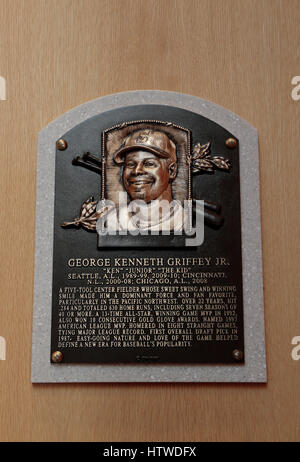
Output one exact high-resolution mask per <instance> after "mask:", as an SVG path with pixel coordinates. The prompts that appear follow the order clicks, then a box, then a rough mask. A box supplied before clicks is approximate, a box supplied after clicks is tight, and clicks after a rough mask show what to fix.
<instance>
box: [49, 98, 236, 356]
mask: <svg viewBox="0 0 300 462" xmlns="http://www.w3.org/2000/svg"><path fill="white" fill-rule="evenodd" d="M54 215H55V216H54V253H53V291H52V336H51V361H52V362H58V361H57V358H59V361H60V362H61V361H62V362H64V363H88V362H89V363H107V362H111V363H118V362H127V363H132V362H133V363H134V362H149V363H153V362H154V363H155V362H159V363H192V362H193V363H231V362H236V361H239V362H242V361H243V351H244V334H243V295H242V294H243V290H242V261H241V225H240V182H239V146H238V140H237V139H236V138H235V137H233V136H232V135H231V134H230V133H229V132H227V131H226V130H225V129H223V128H222V127H221V126H219V125H217V124H216V123H214V122H212V121H211V120H209V119H206V118H205V117H202V116H200V115H197V114H195V113H193V112H190V111H186V110H183V109H179V108H174V107H168V106H158V105H157V106H156V105H147V106H131V107H128V108H122V109H119V110H117V111H115V110H112V111H109V112H107V113H102V114H99V116H95V117H93V118H91V119H89V120H87V121H85V122H83V123H81V124H80V125H78V126H76V127H75V128H73V129H72V130H70V131H69V132H67V133H66V134H65V135H64V136H63V137H62V139H60V140H58V142H57V150H56V177H55V214H54Z"/></svg>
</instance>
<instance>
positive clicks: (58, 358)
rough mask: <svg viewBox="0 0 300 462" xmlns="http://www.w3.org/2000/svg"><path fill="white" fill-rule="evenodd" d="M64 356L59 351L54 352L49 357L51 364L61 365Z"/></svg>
mask: <svg viewBox="0 0 300 462" xmlns="http://www.w3.org/2000/svg"><path fill="white" fill-rule="evenodd" d="M63 357H64V355H63V354H62V352H61V351H54V353H52V355H51V359H52V362H54V363H61V362H62V360H63Z"/></svg>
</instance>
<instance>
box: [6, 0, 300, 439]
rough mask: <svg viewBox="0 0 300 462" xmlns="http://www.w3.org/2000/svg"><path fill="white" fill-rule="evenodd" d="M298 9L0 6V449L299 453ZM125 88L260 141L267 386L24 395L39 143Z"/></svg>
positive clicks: (29, 1) (57, 0)
mask: <svg viewBox="0 0 300 462" xmlns="http://www.w3.org/2000/svg"><path fill="white" fill-rule="evenodd" d="M299 24H300V2H299V0H281V1H280V0H1V2H0V74H1V75H2V76H4V77H5V78H6V81H7V100H6V101H0V156H1V169H0V176H1V178H0V188H1V189H0V197H1V207H0V226H1V241H0V257H1V279H0V286H1V287H0V289H1V291H0V293H1V299H0V335H2V336H4V337H5V338H6V340H7V359H6V361H0V417H1V418H0V440H2V441H12V440H19V441H26V440H27V441H28V440H32V441H55V440H56V441H63V440H67V441H76V440H78V441H93V440H95V441H97V440H98V441H105V440H106V441H122V440H124V441H135V440H144V441H174V440H175V441H176V440H179V441H193V440H194V441H222V440H225V441H232V440H238V441H249V440H256V441H264V440H265V441H270V440H281V441H287V440H299V439H300V412H299V411H300V397H299V379H300V361H293V360H292V359H291V339H292V337H294V336H296V335H300V314H299V313H300V307H299V295H300V294H299V224H300V223H299V174H300V169H299V121H300V101H299V102H295V101H293V100H292V98H291V96H290V94H291V89H292V86H291V79H292V77H293V76H294V75H300V69H299V64H300V46H299V45H300V43H299V41H300V27H299ZM134 89H161V90H173V91H179V92H183V93H189V94H192V95H196V96H199V97H201V98H206V99H208V100H211V101H213V102H216V103H218V104H220V105H222V106H224V107H226V108H227V109H230V110H231V111H233V112H235V113H237V114H239V115H240V116H242V117H243V118H245V119H246V120H248V121H249V122H250V123H251V124H252V125H254V126H255V127H257V128H258V130H259V142H260V168H261V188H262V189H261V192H262V226H263V263H264V285H265V315H266V339H267V361H268V374H269V382H268V384H267V385H254V384H253V385H222V384H216V385H201V384H190V385H180V384H163V385H160V384H152V385H144V384H143V385H135V384H132V385H127V384H121V385H116V384H112V385H93V384H91V385H75V384H74V385H36V386H32V385H31V383H30V361H31V328H32V306H33V262H34V223H35V175H36V155H37V154H36V141H37V133H38V132H39V131H40V130H41V129H42V128H43V127H44V126H45V125H46V124H48V123H49V122H50V121H51V120H53V119H55V118H56V117H58V116H59V115H61V114H62V113H64V112H65V111H67V110H68V109H71V108H72V107H74V106H77V105H79V104H80V103H83V102H85V101H88V100H90V99H93V98H96V97H99V96H103V95H107V94H110V93H116V92H120V91H126V90H134Z"/></svg>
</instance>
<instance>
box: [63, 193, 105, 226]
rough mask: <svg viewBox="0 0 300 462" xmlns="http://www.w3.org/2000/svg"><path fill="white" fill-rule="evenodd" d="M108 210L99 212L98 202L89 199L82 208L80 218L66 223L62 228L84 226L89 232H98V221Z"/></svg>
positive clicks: (91, 198) (92, 198)
mask: <svg viewBox="0 0 300 462" xmlns="http://www.w3.org/2000/svg"><path fill="white" fill-rule="evenodd" d="M106 211H107V208H106V207H105V208H104V209H102V210H101V211H99V212H97V201H94V197H93V196H92V197H89V198H88V199H87V200H86V201H85V202H84V203H83V204H82V206H81V209H80V216H79V218H75V219H74V220H73V221H65V222H64V223H62V224H61V225H60V226H62V227H63V228H64V227H68V226H75V227H76V228H79V227H80V226H82V227H83V228H84V229H87V230H89V231H96V225H97V220H98V218H100V217H101V216H102V215H103V214H104V213H105V212H106Z"/></svg>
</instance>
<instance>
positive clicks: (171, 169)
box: [169, 162, 177, 180]
mask: <svg viewBox="0 0 300 462" xmlns="http://www.w3.org/2000/svg"><path fill="white" fill-rule="evenodd" d="M169 175H170V178H171V180H174V179H175V178H176V175H177V162H172V163H171V164H170V165H169Z"/></svg>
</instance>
